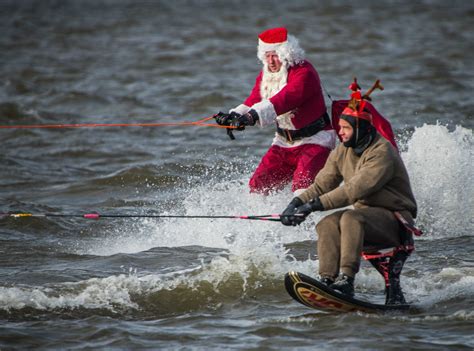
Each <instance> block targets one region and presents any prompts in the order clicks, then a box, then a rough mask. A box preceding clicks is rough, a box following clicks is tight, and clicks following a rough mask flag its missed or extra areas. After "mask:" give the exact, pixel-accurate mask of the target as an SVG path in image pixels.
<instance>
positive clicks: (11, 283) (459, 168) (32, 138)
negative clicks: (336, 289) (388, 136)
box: [0, 0, 474, 350]
mask: <svg viewBox="0 0 474 351" xmlns="http://www.w3.org/2000/svg"><path fill="white" fill-rule="evenodd" d="M472 23H474V3H473V2H469V1H466V2H465V1H450V2H447V1H396V2H395V1H365V2H363V3H361V2H357V3H356V2H354V3H352V2H345V1H333V2H322V1H321V2H313V1H295V2H291V3H290V2H286V3H282V2H280V1H226V2H224V1H222V2H217V1H174V2H168V1H106V0H103V1H39V0H38V1H27V0H24V1H4V0H3V1H0V31H1V33H2V34H1V35H0V74H1V77H2V79H1V81H0V82H1V84H0V125H17V124H46V123H48V124H49V123H59V124H62V123H132V122H134V123H135V122H136V123H160V122H171V121H179V122H183V121H194V120H198V119H200V118H203V117H206V116H210V115H212V114H214V113H216V112H217V111H219V110H227V109H229V108H232V107H234V106H236V105H238V104H240V103H241V102H242V101H243V99H244V98H245V97H246V96H247V94H248V92H249V90H250V89H251V87H252V85H253V82H254V79H255V76H256V74H257V73H258V70H259V68H260V66H259V63H258V61H257V58H256V44H257V39H256V38H257V34H258V33H259V32H261V31H262V30H264V29H266V28H268V27H272V26H280V25H285V26H287V27H288V29H289V30H290V32H291V33H293V34H295V35H296V36H297V37H298V38H299V39H300V43H301V45H302V46H303V47H304V48H305V50H306V52H307V56H308V58H309V60H310V61H312V62H313V64H314V65H315V66H316V68H317V70H318V71H319V73H320V76H321V79H322V81H323V84H324V87H325V89H326V90H327V92H328V93H329V94H331V96H332V97H333V98H334V99H340V98H346V97H347V93H348V90H347V85H348V84H349V82H350V81H351V79H352V77H353V76H357V77H358V79H359V82H361V83H362V85H363V88H365V89H366V88H367V87H368V86H369V85H370V84H371V83H372V82H373V80H375V79H376V78H380V79H381V80H382V83H383V84H384V86H385V88H386V89H385V91H384V92H383V93H380V92H378V93H376V94H375V95H374V103H375V104H376V106H377V107H378V109H379V110H380V111H381V112H382V113H383V114H384V115H385V116H386V117H387V118H389V119H390V121H391V122H392V125H393V127H394V129H395V131H396V134H397V136H398V141H399V144H400V146H401V149H402V157H403V159H404V161H405V163H406V166H407V168H408V171H409V173H410V176H411V180H412V186H413V189H414V192H415V196H416V198H417V201H418V204H419V218H418V225H419V226H420V227H421V228H422V229H423V230H424V231H425V233H426V235H425V236H424V237H422V238H421V239H420V240H418V244H417V251H416V252H415V253H414V254H413V255H412V256H411V258H410V259H409V260H408V261H407V264H406V268H405V270H404V274H403V280H402V286H403V289H404V291H405V293H406V297H407V299H408V300H409V301H411V302H412V303H414V304H415V305H416V306H417V309H416V310H414V311H413V312H410V313H403V314H389V315H368V314H362V313H352V314H345V315H341V314H325V313H319V312H317V311H312V310H309V309H307V308H305V307H304V306H302V305H299V304H297V303H295V302H293V301H292V300H291V298H290V297H289V296H288V295H287V293H286V292H285V291H284V288H283V275H284V274H285V273H286V272H287V271H289V270H298V271H301V272H303V273H306V274H309V275H313V276H314V275H315V274H316V272H317V267H318V259H317V255H316V253H315V243H316V240H317V235H316V233H315V231H314V223H315V222H317V221H318V220H319V219H320V218H321V214H313V215H312V216H311V217H310V220H308V221H307V223H304V225H302V226H300V227H298V228H287V227H283V226H281V225H280V224H279V223H269V222H251V221H242V220H207V219H192V220H191V219H189V220H188V219H161V220H157V219H130V218H128V219H101V220H99V221H93V220H86V219H81V218H41V217H40V218H2V219H0V253H1V255H0V348H1V349H2V350H4V349H5V350H7V349H29V348H31V349H33V348H34V349H140V348H149V349H275V350H277V349H308V350H310V349H311V350H314V349H369V350H376V349H377V350H378V349H385V350H400V349H411V350H425V349H435V350H445V349H460V350H462V349H469V350H470V349H473V348H474V336H473V330H474V310H473V303H474V298H473V293H474V260H473V258H472V253H473V248H474V237H473V208H474V206H473V198H474V191H473V186H472V179H473V178H474V172H473V164H474V162H473V138H472V128H473V116H474V102H473V99H472V92H473V91H474V79H473V78H474V67H473V62H474V30H473V25H472ZM329 103H330V101H329V98H328V104H329ZM272 135H273V130H272V129H271V128H270V129H266V130H260V129H258V128H254V129H251V130H247V131H245V132H243V133H239V134H238V135H237V140H235V141H230V140H229V139H228V138H227V136H226V135H225V133H224V132H223V131H222V130H219V129H215V128H205V127H194V126H188V127H161V128H159V127H156V128H151V127H148V128H146V127H143V128H142V127H129V128H118V127H116V128H88V129H28V130H26V129H21V130H19V129H16V130H13V129H0V140H1V153H0V165H1V166H0V212H3V213H6V212H10V211H12V212H22V211H30V212H34V213H45V212H55V213H78V214H82V213H87V212H92V211H98V212H99V213H109V214H149V213H161V214H178V215H243V214H265V213H279V212H281V210H282V209H283V208H284V207H285V206H286V204H287V203H288V201H289V200H290V199H291V197H292V194H291V192H290V190H289V189H285V190H284V191H282V192H280V193H278V194H274V195H270V196H268V197H262V196H259V195H251V194H249V193H248V189H247V182H248V179H249V177H250V175H251V173H252V171H253V169H254V168H255V166H256V165H257V163H258V160H259V158H260V157H261V156H262V155H263V153H264V152H265V150H266V149H267V147H268V146H269V144H270V141H271V139H272ZM356 288H357V290H358V292H359V293H360V296H362V297H366V298H369V297H370V298H371V299H372V300H377V299H379V302H380V301H382V299H383V296H382V295H383V283H382V279H381V278H380V277H379V276H378V274H377V273H375V272H374V270H373V269H371V268H370V267H369V266H368V265H367V264H365V263H364V265H363V267H362V270H361V272H360V274H359V275H358V276H357V281H356Z"/></svg>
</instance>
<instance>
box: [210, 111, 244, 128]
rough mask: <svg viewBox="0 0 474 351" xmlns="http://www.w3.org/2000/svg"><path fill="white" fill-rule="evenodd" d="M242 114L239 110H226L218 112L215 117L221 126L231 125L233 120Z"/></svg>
mask: <svg viewBox="0 0 474 351" xmlns="http://www.w3.org/2000/svg"><path fill="white" fill-rule="evenodd" d="M239 116H240V114H238V113H237V112H231V113H224V112H219V113H218V114H216V115H214V118H215V119H216V123H217V124H218V125H220V126H230V125H231V123H232V121H233V120H234V119H235V118H237V117H239Z"/></svg>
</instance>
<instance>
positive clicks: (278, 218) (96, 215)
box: [0, 212, 281, 222]
mask: <svg viewBox="0 0 474 351" xmlns="http://www.w3.org/2000/svg"><path fill="white" fill-rule="evenodd" d="M2 217H12V218H24V217H69V218H71V217H77V218H87V219H99V218H188V219H191V218H208V219H247V220H255V221H272V222H281V215H279V214H270V215H258V216H249V215H244V216H198V215H190V216H186V215H153V214H152V215H147V214H144V215H140V214H99V213H96V212H93V213H85V214H77V213H76V214H75V213H72V214H68V213H26V212H22V213H0V218H2Z"/></svg>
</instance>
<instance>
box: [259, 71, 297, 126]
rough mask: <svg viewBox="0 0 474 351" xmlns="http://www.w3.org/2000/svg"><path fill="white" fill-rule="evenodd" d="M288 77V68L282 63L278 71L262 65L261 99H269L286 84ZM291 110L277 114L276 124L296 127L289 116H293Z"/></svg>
mask: <svg viewBox="0 0 474 351" xmlns="http://www.w3.org/2000/svg"><path fill="white" fill-rule="evenodd" d="M287 79H288V70H287V69H286V67H285V65H284V64H283V65H282V66H281V68H280V70H279V71H278V72H270V71H269V70H268V66H267V65H266V64H265V65H264V66H263V76H262V82H261V83H260V96H261V97H262V100H263V99H266V100H268V99H270V98H271V97H272V96H274V95H275V94H277V93H278V92H279V91H280V90H281V89H283V87H284V86H285V85H286V83H287ZM293 116H294V115H293V113H292V112H291V111H289V112H286V113H284V114H282V115H279V116H277V118H276V119H277V121H278V125H279V126H280V128H283V129H292V130H294V129H296V128H295V126H294V125H293V123H292V122H291V118H292V117H293Z"/></svg>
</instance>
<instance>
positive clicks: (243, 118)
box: [230, 109, 259, 130]
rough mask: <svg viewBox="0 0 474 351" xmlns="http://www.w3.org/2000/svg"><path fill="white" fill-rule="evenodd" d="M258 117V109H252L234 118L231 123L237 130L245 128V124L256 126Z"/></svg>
mask: <svg viewBox="0 0 474 351" xmlns="http://www.w3.org/2000/svg"><path fill="white" fill-rule="evenodd" d="M258 118H259V117H258V113H257V111H255V110H253V109H251V110H250V111H249V112H247V113H245V114H243V115H238V116H236V117H235V118H233V119H232V121H231V124H230V125H231V126H232V127H235V128H236V129H237V130H244V129H245V126H254V125H255V123H256V122H257V121H258Z"/></svg>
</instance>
